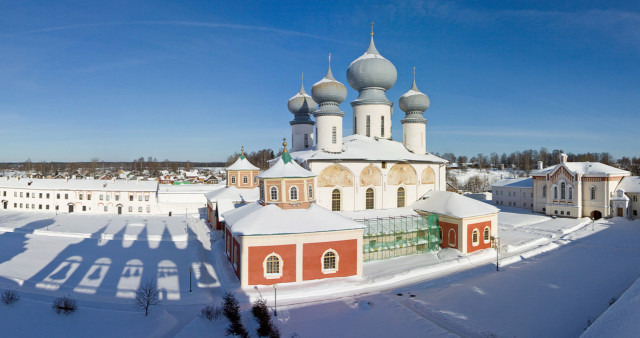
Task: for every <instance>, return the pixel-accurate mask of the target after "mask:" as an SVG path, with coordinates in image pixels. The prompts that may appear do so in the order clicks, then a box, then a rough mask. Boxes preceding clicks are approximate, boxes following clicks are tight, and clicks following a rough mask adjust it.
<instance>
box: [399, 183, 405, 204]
mask: <svg viewBox="0 0 640 338" xmlns="http://www.w3.org/2000/svg"><path fill="white" fill-rule="evenodd" d="M402 207H404V188H403V187H400V188H398V208H402Z"/></svg>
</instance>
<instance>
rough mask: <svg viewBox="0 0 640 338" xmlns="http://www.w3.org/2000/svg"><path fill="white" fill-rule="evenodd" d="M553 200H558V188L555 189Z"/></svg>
mask: <svg viewBox="0 0 640 338" xmlns="http://www.w3.org/2000/svg"><path fill="white" fill-rule="evenodd" d="M553 199H555V200H557V199H558V187H553Z"/></svg>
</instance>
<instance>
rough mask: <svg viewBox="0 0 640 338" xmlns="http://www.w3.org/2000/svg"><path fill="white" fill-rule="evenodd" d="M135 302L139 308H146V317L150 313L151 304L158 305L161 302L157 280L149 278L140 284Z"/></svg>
mask: <svg viewBox="0 0 640 338" xmlns="http://www.w3.org/2000/svg"><path fill="white" fill-rule="evenodd" d="M134 303H135V305H136V307H137V308H138V309H140V310H144V316H145V317H146V316H148V315H149V308H150V307H151V306H153V305H158V304H159V303H160V297H159V293H158V288H157V287H156V281H155V280H149V281H146V282H145V283H144V284H142V285H140V287H139V288H138V291H136V299H135V301H134Z"/></svg>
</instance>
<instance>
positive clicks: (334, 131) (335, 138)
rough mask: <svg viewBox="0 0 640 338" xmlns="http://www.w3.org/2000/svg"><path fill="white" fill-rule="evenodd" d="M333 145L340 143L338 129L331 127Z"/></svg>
mask: <svg viewBox="0 0 640 338" xmlns="http://www.w3.org/2000/svg"><path fill="white" fill-rule="evenodd" d="M331 143H333V144H336V143H338V129H337V128H336V127H331Z"/></svg>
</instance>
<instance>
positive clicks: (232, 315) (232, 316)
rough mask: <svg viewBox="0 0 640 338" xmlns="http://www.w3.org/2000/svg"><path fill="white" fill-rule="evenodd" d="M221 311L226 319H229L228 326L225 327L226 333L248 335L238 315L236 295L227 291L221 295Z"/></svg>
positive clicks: (240, 335) (238, 306)
mask: <svg viewBox="0 0 640 338" xmlns="http://www.w3.org/2000/svg"><path fill="white" fill-rule="evenodd" d="M222 300H223V301H222V313H223V314H224V316H225V317H227V319H229V322H230V324H229V327H228V328H227V335H229V336H239V337H249V333H248V332H247V330H246V329H245V328H244V325H242V317H241V316H240V305H239V303H238V300H237V299H236V296H235V295H234V294H233V293H231V292H227V293H225V294H224V297H222Z"/></svg>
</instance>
